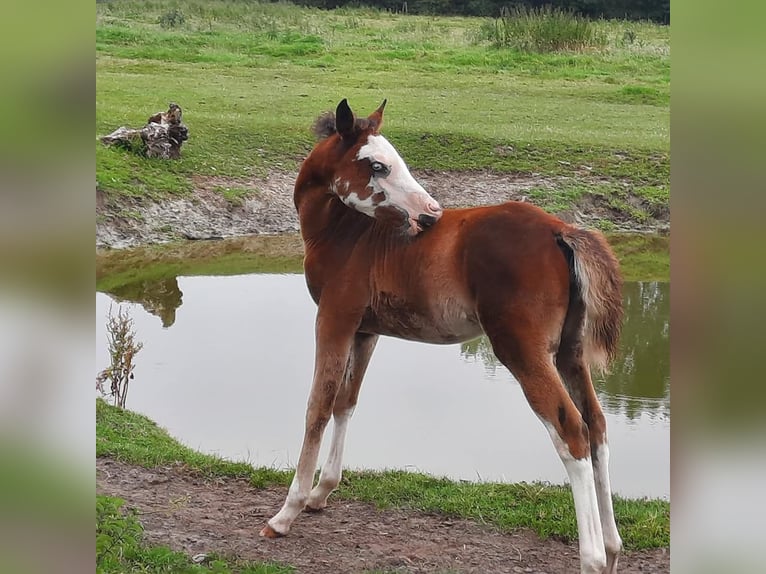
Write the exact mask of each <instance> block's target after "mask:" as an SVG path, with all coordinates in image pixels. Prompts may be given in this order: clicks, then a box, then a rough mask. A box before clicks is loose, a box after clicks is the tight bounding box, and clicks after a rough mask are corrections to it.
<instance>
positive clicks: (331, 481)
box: [307, 333, 378, 510]
mask: <svg viewBox="0 0 766 574" xmlns="http://www.w3.org/2000/svg"><path fill="white" fill-rule="evenodd" d="M377 342H378V336H377V335H368V334H366V333H357V334H356V335H355V336H354V345H353V347H352V350H351V355H350V357H349V361H348V366H347V368H346V373H345V376H344V378H343V383H342V384H341V387H340V390H339V391H338V396H337V397H336V399H335V406H334V407H333V411H332V418H333V422H334V427H333V433H332V443H331V445H330V454H328V455H327V462H326V463H325V465H324V466H323V467H322V472H321V474H320V475H319V482H318V483H317V485H316V486H315V487H314V490H312V491H311V494H310V495H309V499H308V503H307V509H309V510H321V509H323V508H324V507H325V506H327V497H328V496H330V493H331V492H332V491H333V490H335V489H336V488H337V487H338V484H340V479H341V475H342V469H343V447H344V445H345V442H346V428H347V427H348V422H349V420H350V419H351V415H352V414H353V413H354V408H355V407H356V402H357V399H358V398H359V388H360V387H361V386H362V379H363V378H364V373H365V372H366V371H367V365H368V364H369V363H370V357H372V352H373V351H374V350H375V345H376V344H377Z"/></svg>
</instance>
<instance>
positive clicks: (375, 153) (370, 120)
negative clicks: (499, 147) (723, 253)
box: [314, 99, 442, 235]
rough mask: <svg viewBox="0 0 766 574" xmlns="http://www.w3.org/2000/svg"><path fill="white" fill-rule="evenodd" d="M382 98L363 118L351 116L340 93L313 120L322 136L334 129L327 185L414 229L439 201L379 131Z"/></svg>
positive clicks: (437, 213)
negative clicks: (335, 153) (336, 152)
mask: <svg viewBox="0 0 766 574" xmlns="http://www.w3.org/2000/svg"><path fill="white" fill-rule="evenodd" d="M385 106H386V101H385V100H384V101H383V103H382V104H381V105H380V107H379V108H378V109H377V110H375V111H374V112H373V113H372V114H371V115H370V116H369V117H367V118H355V117H354V114H353V112H352V111H351V108H350V107H349V106H348V103H347V102H346V100H345V99H343V100H342V101H341V102H340V103H339V104H338V107H337V109H336V110H335V114H334V115H333V114H332V113H328V114H325V115H324V116H321V117H320V118H319V119H318V120H317V123H316V124H315V125H314V130H315V131H316V133H317V135H319V136H320V137H327V136H330V135H333V134H336V133H337V137H338V138H339V142H338V145H339V146H340V150H341V151H340V159H339V161H338V162H337V164H336V165H335V167H334V171H333V173H332V175H331V176H330V189H331V190H332V192H333V193H334V194H335V195H337V196H338V197H339V198H340V200H341V201H343V203H345V204H346V205H348V206H349V207H352V208H354V209H356V210H357V211H361V212H362V213H364V214H365V215H369V216H370V217H373V218H375V219H377V220H379V221H382V222H384V223H386V224H387V225H390V226H392V227H401V228H402V229H403V230H405V231H406V232H407V233H408V234H409V235H417V234H418V233H420V232H421V231H423V230H424V229H426V228H428V227H430V226H431V225H433V224H434V223H436V222H437V221H438V220H439V218H440V217H441V215H442V208H441V207H440V206H439V203H438V202H437V201H436V200H435V199H434V198H433V197H431V196H430V195H429V194H428V193H427V192H426V190H425V189H423V186H421V185H420V184H419V183H418V182H417V181H415V178H414V177H412V174H411V173H410V170H409V169H408V168H407V164H405V163H404V160H403V159H402V158H401V156H400V155H399V153H398V152H397V151H396V149H395V148H394V146H392V145H391V144H390V143H389V141H388V140H387V139H386V138H385V137H383V136H382V135H381V134H380V133H379V132H380V128H381V126H382V125H383V108H384V107H385Z"/></svg>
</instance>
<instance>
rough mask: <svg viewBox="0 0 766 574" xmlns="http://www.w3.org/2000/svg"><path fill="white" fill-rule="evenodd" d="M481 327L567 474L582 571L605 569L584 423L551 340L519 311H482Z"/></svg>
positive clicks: (599, 573)
mask: <svg viewBox="0 0 766 574" xmlns="http://www.w3.org/2000/svg"><path fill="white" fill-rule="evenodd" d="M482 325H483V326H484V329H485V331H486V333H487V335H488V336H489V338H490V341H491V342H492V347H493V349H494V351H495V355H497V357H498V359H500V361H502V362H503V364H504V365H505V366H506V367H508V369H509V370H510V371H511V372H512V373H513V375H514V376H515V377H516V379H517V380H518V381H519V383H520V385H521V388H522V389H523V391H524V394H525V396H526V397H527V400H528V402H529V405H530V406H531V407H532V410H533V411H534V412H535V414H537V416H538V417H539V418H540V420H541V421H542V422H543V424H544V425H545V427H546V428H547V429H548V432H549V433H550V435H551V439H552V441H553V444H554V446H555V447H556V451H557V452H558V454H559V457H560V458H561V461H562V462H563V463H564V466H565V468H566V470H567V474H568V475H569V481H570V484H571V487H572V494H573V497H574V506H575V515H576V517H577V531H578V537H579V546H580V571H581V573H582V574H602V572H603V571H604V568H605V567H606V553H605V551H604V539H603V534H602V530H601V521H600V520H599V509H598V499H597V496H596V485H595V482H594V477H593V466H592V465H591V449H590V441H589V438H588V426H587V425H586V424H585V421H584V420H583V418H582V416H581V415H580V412H579V411H578V410H577V407H576V406H575V404H574V402H573V401H572V399H571V397H570V396H569V393H567V391H566V389H565V388H564V385H563V384H562V382H561V379H560V377H559V374H558V371H557V370H556V367H555V365H554V363H553V355H552V351H551V348H552V346H553V342H552V341H550V340H549V338H548V337H547V336H546V335H545V334H544V330H543V329H542V328H541V326H540V325H535V324H534V323H533V322H532V321H530V317H529V315H526V314H525V313H514V314H513V316H510V315H505V316H503V314H498V313H496V312H495V313H487V314H486V315H485V316H483V317H482Z"/></svg>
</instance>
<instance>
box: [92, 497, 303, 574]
mask: <svg viewBox="0 0 766 574" xmlns="http://www.w3.org/2000/svg"><path fill="white" fill-rule="evenodd" d="M123 504H124V502H123V501H122V500H120V499H119V498H113V497H108V496H96V573H97V574H123V573H124V572H151V573H152V574H204V573H214V574H231V573H234V572H236V573H238V574H289V573H290V572H292V571H293V568H291V567H289V566H283V565H279V564H256V563H253V562H246V561H242V560H236V559H234V560H227V559H226V558H223V557H220V556H217V555H214V554H210V555H208V556H206V558H205V560H204V561H203V563H202V564H195V563H193V562H192V561H191V560H190V559H189V556H187V555H186V554H184V553H182V552H175V551H173V550H170V549H169V548H167V547H164V546H148V545H145V544H143V541H142V538H143V529H142V528H141V525H140V523H139V522H138V520H137V518H136V516H135V514H133V513H130V512H126V511H124V510H123V508H122V507H123Z"/></svg>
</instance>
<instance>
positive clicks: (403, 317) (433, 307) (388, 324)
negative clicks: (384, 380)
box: [361, 293, 482, 344]
mask: <svg viewBox="0 0 766 574" xmlns="http://www.w3.org/2000/svg"><path fill="white" fill-rule="evenodd" d="M361 330H362V331H367V332H371V333H377V334H379V335H388V336H391V337H398V338H400V339H409V340H412V341H422V342H424V343H442V344H450V343H459V342H461V341H466V340H469V339H472V338H474V337H478V336H479V335H481V333H482V330H481V325H480V324H479V320H478V317H476V313H475V312H474V311H473V310H472V309H469V308H468V307H467V306H465V305H463V304H462V303H461V302H460V301H457V300H455V299H450V298H447V299H445V300H441V301H434V302H427V303H422V304H416V303H413V302H411V301H407V300H404V299H401V298H398V297H396V296H394V295H390V294H387V293H382V294H380V295H379V296H378V297H376V298H375V301H374V302H373V304H372V305H371V306H370V307H369V308H368V309H367V312H366V313H365V315H364V318H363V320H362V325H361Z"/></svg>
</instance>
